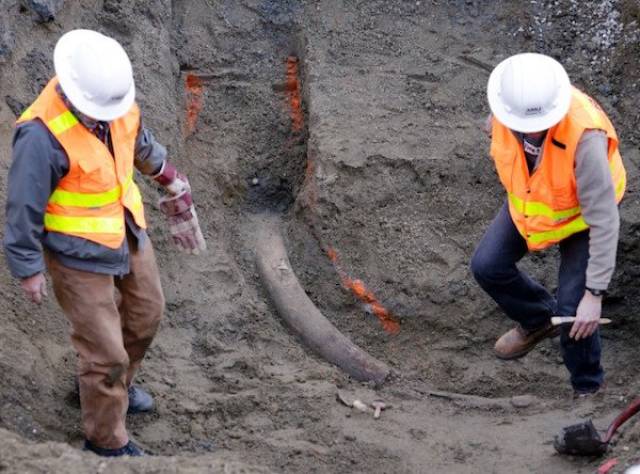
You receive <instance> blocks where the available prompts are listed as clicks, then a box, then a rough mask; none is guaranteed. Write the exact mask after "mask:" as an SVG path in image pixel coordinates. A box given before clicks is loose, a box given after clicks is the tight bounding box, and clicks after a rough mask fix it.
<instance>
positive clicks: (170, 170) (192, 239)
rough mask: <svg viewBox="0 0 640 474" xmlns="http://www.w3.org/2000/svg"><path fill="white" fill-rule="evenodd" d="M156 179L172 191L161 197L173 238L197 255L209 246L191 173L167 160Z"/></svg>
mask: <svg viewBox="0 0 640 474" xmlns="http://www.w3.org/2000/svg"><path fill="white" fill-rule="evenodd" d="M153 179H154V180H155V181H156V182H157V183H159V184H160V185H161V186H162V187H164V188H165V189H166V190H167V192H168V193H169V194H170V195H169V196H165V197H162V198H160V201H159V202H158V205H159V206H160V210H161V211H162V212H163V214H164V215H165V216H166V217H167V220H168V221H169V232H170V233H171V237H172V238H173V242H174V243H175V244H176V245H177V246H178V248H179V249H180V250H182V251H185V252H187V253H192V254H194V255H197V254H199V253H200V252H202V251H204V250H206V248H207V244H206V242H205V241H204V237H203V235H202V230H201V229H200V223H199V222H198V215H197V214H196V209H195V207H194V205H193V199H192V197H191V186H190V185H189V180H188V179H187V177H186V176H184V175H183V174H182V173H180V172H178V170H177V169H176V167H175V166H173V165H172V164H171V163H169V162H168V161H166V160H165V162H164V163H163V164H162V168H161V169H160V172H159V173H158V174H156V175H155V176H153Z"/></svg>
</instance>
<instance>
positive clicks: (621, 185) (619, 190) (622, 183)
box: [616, 176, 627, 201]
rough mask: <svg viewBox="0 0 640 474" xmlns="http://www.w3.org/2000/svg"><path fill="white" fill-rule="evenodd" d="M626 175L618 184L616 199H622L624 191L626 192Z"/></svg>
mask: <svg viewBox="0 0 640 474" xmlns="http://www.w3.org/2000/svg"><path fill="white" fill-rule="evenodd" d="M626 181H627V179H626V177H625V176H623V177H622V179H621V180H620V182H619V183H618V185H617V186H616V201H620V199H622V193H623V192H624V187H625V184H626Z"/></svg>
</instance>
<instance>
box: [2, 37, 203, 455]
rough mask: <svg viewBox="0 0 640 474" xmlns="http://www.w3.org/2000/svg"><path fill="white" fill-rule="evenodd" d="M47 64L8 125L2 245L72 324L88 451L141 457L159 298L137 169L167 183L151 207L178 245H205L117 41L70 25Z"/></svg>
mask: <svg viewBox="0 0 640 474" xmlns="http://www.w3.org/2000/svg"><path fill="white" fill-rule="evenodd" d="M54 66H55V72H56V76H55V77H53V78H52V79H51V80H50V81H49V83H48V84H47V86H46V87H45V88H44V90H43V91H42V92H41V93H40V95H39V97H38V98H37V99H36V100H35V101H34V102H33V103H32V104H31V105H30V106H29V107H28V108H27V109H26V110H25V111H24V113H23V114H22V115H21V117H20V118H19V119H18V122H17V125H16V130H15V134H14V138H13V162H12V165H11V169H10V172H9V179H8V197H7V206H6V225H5V234H4V248H5V255H6V258H7V262H8V265H9V268H10V270H11V272H12V274H13V276H15V277H17V278H19V279H20V282H21V286H22V289H23V290H24V293H25V295H26V296H27V297H28V298H29V299H30V300H32V301H33V302H35V303H40V302H41V301H42V299H43V298H44V297H45V296H47V290H46V282H45V277H44V272H45V267H46V269H47V270H48V271H49V274H50V276H51V280H52V282H53V290H54V293H55V295H56V299H57V300H58V303H59V304H60V306H61V307H62V310H63V312H64V313H65V315H66V317H67V318H68V320H69V322H70V323H71V341H72V344H73V346H74V348H75V350H76V352H77V354H78V366H77V371H78V383H79V391H80V402H81V409H82V424H83V428H84V433H85V437H86V441H85V449H88V450H91V451H93V452H95V453H97V454H99V455H102V456H121V455H130V456H138V455H141V454H143V453H142V451H141V450H140V449H139V447H138V446H136V445H135V444H134V443H133V442H132V441H131V440H130V439H129V437H128V434H127V430H126V428H125V416H126V414H127V412H129V413H137V412H142V411H149V410H151V409H152V408H153V398H152V397H151V395H150V394H149V393H147V392H146V391H144V390H143V389H142V388H141V387H139V386H137V385H134V384H133V383H132V382H133V380H134V377H135V375H136V372H137V370H138V369H139V367H140V364H141V362H142V359H143V357H144V355H145V352H146V351H147V348H148V347H149V345H150V344H151V342H152V340H153V338H154V335H155V334H156V330H157V328H158V324H159V322H160V319H161V316H162V313H163V310H164V296H163V293H162V288H161V285H160V277H159V274H158V268H157V265H156V259H155V256H154V251H153V247H152V245H151V242H150V241H149V238H148V236H147V234H146V232H145V229H146V226H147V225H146V221H145V216H144V209H143V202H142V197H141V195H140V191H139V189H138V187H137V185H136V183H135V180H134V168H137V169H138V170H139V171H140V172H141V173H143V174H146V175H149V176H151V177H153V178H154V179H155V180H156V181H157V182H158V183H160V185H162V186H163V187H164V188H165V189H166V191H167V193H166V195H165V197H164V198H162V199H161V203H160V205H161V209H162V210H163V212H164V213H165V214H166V215H167V218H168V220H169V228H170V232H171V234H172V236H173V239H174V242H175V243H176V244H177V245H178V247H179V248H180V249H182V250H185V251H187V252H189V253H197V252H199V251H201V250H204V249H205V243H204V239H203V237H202V232H201V231H200V226H199V223H198V219H197V215H196V213H195V209H194V206H193V202H192V199H191V189H190V186H189V182H188V180H187V179H186V178H185V177H184V176H183V175H181V174H180V173H178V172H177V170H176V168H175V167H174V166H173V165H171V163H169V162H168V161H167V152H166V150H165V148H164V147H163V146H162V145H160V144H159V143H158V142H156V140H155V139H154V137H153V135H152V133H151V132H150V131H149V130H148V129H147V128H145V127H144V126H143V125H142V123H141V120H140V111H139V108H138V106H137V104H136V103H135V100H134V97H135V86H134V81H133V74H132V69H131V63H130V62H129V58H128V56H127V54H126V52H125V51H124V49H123V48H122V46H121V45H120V44H119V43H118V42H117V41H115V40H114V39H112V38H109V37H107V36H104V35H102V34H100V33H97V32H95V31H90V30H74V31H70V32H68V33H66V34H65V35H63V36H62V37H61V38H60V39H59V41H58V43H57V44H56V47H55V51H54ZM116 289H117V290H118V291H117V293H118V294H119V295H118V297H116Z"/></svg>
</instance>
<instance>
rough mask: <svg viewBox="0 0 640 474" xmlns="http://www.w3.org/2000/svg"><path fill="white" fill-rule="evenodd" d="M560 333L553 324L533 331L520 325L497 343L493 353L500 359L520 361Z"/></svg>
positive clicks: (505, 334)
mask: <svg viewBox="0 0 640 474" xmlns="http://www.w3.org/2000/svg"><path fill="white" fill-rule="evenodd" d="M559 333H560V330H559V328H557V327H554V326H552V325H551V323H547V324H546V325H545V326H543V327H541V328H540V329H534V330H531V331H527V330H526V329H523V328H522V326H520V325H519V324H518V325H517V326H516V327H515V328H513V329H511V330H510V331H507V332H506V333H504V334H503V335H502V336H501V337H500V339H498V340H497V341H496V345H495V346H494V348H493V351H494V353H495V355H496V357H498V359H503V360H511V359H518V358H519V357H523V356H525V355H527V354H528V353H529V352H530V351H531V349H533V348H534V347H536V344H538V343H539V342H540V341H542V340H543V339H546V338H547V337H554V336H557V335H558V334H559Z"/></svg>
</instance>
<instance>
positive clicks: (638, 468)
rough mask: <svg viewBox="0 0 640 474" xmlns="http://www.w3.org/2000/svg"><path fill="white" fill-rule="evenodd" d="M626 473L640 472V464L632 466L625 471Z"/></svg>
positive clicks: (637, 473)
mask: <svg viewBox="0 0 640 474" xmlns="http://www.w3.org/2000/svg"><path fill="white" fill-rule="evenodd" d="M624 474H640V464H636V465H635V466H631V467H630V468H629V469H627V470H626V471H624Z"/></svg>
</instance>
